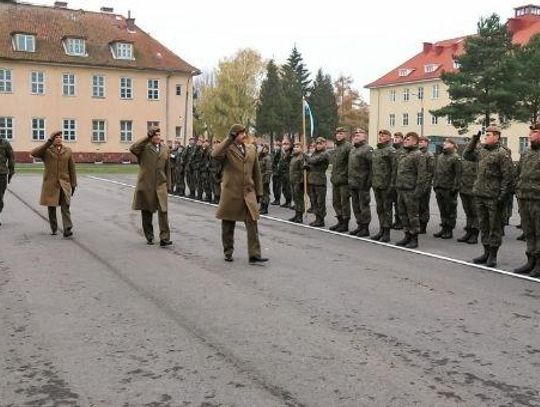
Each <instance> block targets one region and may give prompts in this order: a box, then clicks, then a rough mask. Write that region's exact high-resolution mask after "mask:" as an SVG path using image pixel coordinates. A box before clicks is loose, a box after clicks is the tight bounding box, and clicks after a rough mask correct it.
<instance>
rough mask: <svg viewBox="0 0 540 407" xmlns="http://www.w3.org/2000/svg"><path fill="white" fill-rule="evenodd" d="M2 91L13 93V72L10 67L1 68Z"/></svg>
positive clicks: (0, 87) (0, 81)
mask: <svg viewBox="0 0 540 407" xmlns="http://www.w3.org/2000/svg"><path fill="white" fill-rule="evenodd" d="M0 93H13V72H12V71H11V69H8V68H0Z"/></svg>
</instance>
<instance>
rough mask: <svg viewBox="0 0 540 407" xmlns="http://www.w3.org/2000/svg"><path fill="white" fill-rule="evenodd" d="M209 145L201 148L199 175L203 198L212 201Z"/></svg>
mask: <svg viewBox="0 0 540 407" xmlns="http://www.w3.org/2000/svg"><path fill="white" fill-rule="evenodd" d="M211 153H212V151H211V149H210V147H206V148H205V147H203V148H202V156H201V164H200V170H199V171H200V177H201V187H202V188H201V190H202V191H204V200H205V201H207V202H212V180H211V175H210V162H211V161H212V156H211Z"/></svg>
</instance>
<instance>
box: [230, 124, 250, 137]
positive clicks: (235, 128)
mask: <svg viewBox="0 0 540 407" xmlns="http://www.w3.org/2000/svg"><path fill="white" fill-rule="evenodd" d="M244 131H246V128H245V127H244V126H242V125H241V124H233V125H232V127H231V129H230V130H229V134H231V135H233V136H238V135H239V134H240V133H243V132H244Z"/></svg>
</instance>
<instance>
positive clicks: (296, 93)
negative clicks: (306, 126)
mask: <svg viewBox="0 0 540 407" xmlns="http://www.w3.org/2000/svg"><path fill="white" fill-rule="evenodd" d="M281 84H282V91H283V124H284V130H285V131H286V133H288V135H289V136H290V137H291V138H294V136H295V135H296V134H300V133H301V132H302V107H303V104H302V84H301V83H300V81H299V79H298V76H297V75H296V72H295V71H294V70H293V69H292V67H291V66H290V65H288V64H287V65H284V66H282V69H281Z"/></svg>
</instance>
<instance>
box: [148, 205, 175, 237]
mask: <svg viewBox="0 0 540 407" xmlns="http://www.w3.org/2000/svg"><path fill="white" fill-rule="evenodd" d="M141 215H142V227H143V232H144V237H146V240H154V225H153V224H152V217H153V213H152V212H150V211H144V210H143V211H141ZM158 222H159V240H170V238H171V231H170V229H169V219H168V217H167V212H162V211H161V209H159V208H158Z"/></svg>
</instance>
